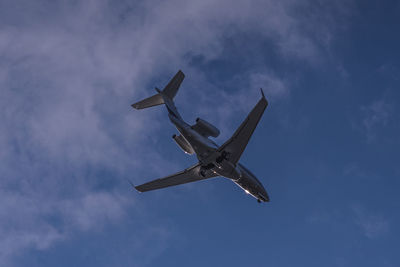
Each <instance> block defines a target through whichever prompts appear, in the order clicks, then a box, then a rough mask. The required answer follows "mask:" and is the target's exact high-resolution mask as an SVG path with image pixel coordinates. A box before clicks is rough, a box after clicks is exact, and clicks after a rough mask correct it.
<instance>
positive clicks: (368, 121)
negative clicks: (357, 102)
mask: <svg viewBox="0 0 400 267" xmlns="http://www.w3.org/2000/svg"><path fill="white" fill-rule="evenodd" d="M361 110H362V112H363V113H364V118H363V121H362V125H363V127H364V129H365V133H366V136H367V140H368V142H371V141H372V140H373V139H374V138H375V136H376V130H377V128H379V127H385V126H386V125H387V123H388V121H389V119H390V116H391V106H390V105H389V104H388V103H387V102H386V101H385V100H384V99H380V100H377V101H374V102H373V103H372V104H371V105H369V106H366V107H362V108H361Z"/></svg>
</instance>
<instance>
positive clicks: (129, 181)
mask: <svg viewBox="0 0 400 267" xmlns="http://www.w3.org/2000/svg"><path fill="white" fill-rule="evenodd" d="M126 180H127V181H128V183H129V184H130V185H131V186H132V188H134V189H135V190H136V191H138V192H140V191H139V190H138V189H137V188H136V186H135V185H134V184H133V183H132V181H131V180H129V179H126Z"/></svg>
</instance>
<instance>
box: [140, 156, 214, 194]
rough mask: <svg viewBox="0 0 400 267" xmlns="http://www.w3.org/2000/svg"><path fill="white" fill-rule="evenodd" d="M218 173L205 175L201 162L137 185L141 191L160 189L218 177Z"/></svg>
mask: <svg viewBox="0 0 400 267" xmlns="http://www.w3.org/2000/svg"><path fill="white" fill-rule="evenodd" d="M216 176H218V174H214V173H208V172H206V174H205V177H203V176H201V175H200V164H199V163H197V164H196V165H194V166H192V167H190V168H188V169H185V170H183V171H181V172H178V173H175V174H172V175H170V176H167V177H165V178H161V179H157V180H154V181H151V182H148V183H145V184H142V185H139V186H135V188H136V190H138V191H139V192H146V191H150V190H155V189H160V188H164V187H168V186H174V185H179V184H186V183H190V182H195V181H200V180H204V179H208V178H212V177H216Z"/></svg>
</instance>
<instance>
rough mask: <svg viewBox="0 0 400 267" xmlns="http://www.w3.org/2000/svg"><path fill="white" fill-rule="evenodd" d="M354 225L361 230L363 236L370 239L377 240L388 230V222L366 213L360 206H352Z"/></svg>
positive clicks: (368, 212) (380, 216)
mask: <svg viewBox="0 0 400 267" xmlns="http://www.w3.org/2000/svg"><path fill="white" fill-rule="evenodd" d="M353 212H354V215H355V223H356V224H357V225H358V226H359V227H360V228H361V230H362V232H363V234H364V235H365V236H366V237H368V238H370V239H374V238H379V237H381V236H383V235H385V234H386V233H388V232H389V230H390V223H389V220H388V219H386V218H384V217H383V216H382V215H379V214H375V213H372V212H370V211H367V210H366V209H365V208H363V207H360V206H354V207H353Z"/></svg>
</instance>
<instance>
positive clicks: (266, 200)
mask: <svg viewBox="0 0 400 267" xmlns="http://www.w3.org/2000/svg"><path fill="white" fill-rule="evenodd" d="M261 191H262V193H261V194H262V197H263V200H264V202H269V195H268V193H267V191H266V190H265V188H262V190H261Z"/></svg>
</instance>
